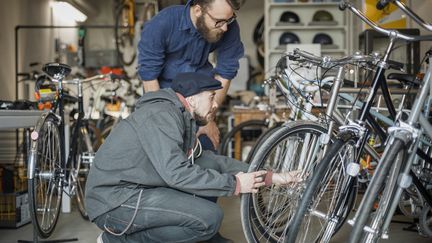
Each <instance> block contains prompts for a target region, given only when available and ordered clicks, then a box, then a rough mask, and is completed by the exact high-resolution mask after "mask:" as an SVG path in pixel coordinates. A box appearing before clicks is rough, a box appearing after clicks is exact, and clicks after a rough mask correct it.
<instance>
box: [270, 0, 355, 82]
mask: <svg viewBox="0 0 432 243" xmlns="http://www.w3.org/2000/svg"><path fill="white" fill-rule="evenodd" d="M338 5H339V3H338V2H334V1H331V2H330V1H329V2H312V0H309V1H308V2H301V1H298V0H295V1H293V2H278V1H275V0H265V10H264V11H265V13H267V14H266V15H265V20H264V24H265V32H264V36H265V71H266V76H267V77H268V76H269V75H272V69H273V67H274V66H275V65H276V62H277V61H278V60H279V58H280V56H281V55H282V54H283V53H284V52H285V49H286V48H283V49H280V48H277V47H278V46H279V38H280V36H281V35H282V34H283V33H285V32H292V33H294V34H296V35H297V36H298V37H299V39H300V43H302V44H310V43H312V40H313V38H314V36H315V35H316V34H318V33H326V34H328V35H330V36H331V38H332V39H333V43H334V44H335V45H337V48H331V49H328V48H325V47H322V48H321V52H322V54H324V55H334V56H343V55H348V54H349V53H350V52H351V50H352V43H351V40H353V37H352V34H353V33H352V32H353V31H352V28H351V26H352V17H351V15H349V14H347V13H346V11H340V10H339V8H338ZM318 10H326V11H328V12H329V13H331V14H332V16H333V19H334V20H335V21H336V22H337V25H328V24H327V25H310V22H311V21H312V17H313V15H314V13H315V12H316V11H318ZM285 11H291V12H294V13H296V14H297V15H298V16H299V18H300V23H299V24H293V25H278V22H279V20H280V16H281V15H282V14H283V13H284V12H285Z"/></svg>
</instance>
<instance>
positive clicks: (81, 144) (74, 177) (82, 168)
mask: <svg viewBox="0 0 432 243" xmlns="http://www.w3.org/2000/svg"><path fill="white" fill-rule="evenodd" d="M83 136H84V135H83V133H82V132H80V136H79V139H78V141H77V142H78V144H77V153H76V156H75V158H74V167H73V168H72V171H71V183H72V188H73V192H74V194H75V197H76V200H77V206H78V210H79V211H80V213H81V215H82V216H83V218H85V219H87V218H88V216H87V211H86V208H85V204H84V197H85V184H86V181H87V175H88V173H89V169H90V165H89V164H88V163H83V159H82V158H83V154H84V153H86V152H88V149H87V148H86V144H85V141H84V138H83Z"/></svg>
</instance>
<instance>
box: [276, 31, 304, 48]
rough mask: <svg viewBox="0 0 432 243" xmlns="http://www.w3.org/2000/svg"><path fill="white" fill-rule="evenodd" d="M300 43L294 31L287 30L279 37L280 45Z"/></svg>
mask: <svg viewBox="0 0 432 243" xmlns="http://www.w3.org/2000/svg"><path fill="white" fill-rule="evenodd" d="M296 43H300V39H299V38H298V36H297V35H296V34H294V33H292V32H285V33H283V34H282V35H281V36H280V38H279V44H280V45H286V44H296Z"/></svg>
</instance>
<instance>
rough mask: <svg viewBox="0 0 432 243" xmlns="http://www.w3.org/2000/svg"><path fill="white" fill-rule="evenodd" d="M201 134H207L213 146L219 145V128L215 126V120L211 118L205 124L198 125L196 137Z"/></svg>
mask: <svg viewBox="0 0 432 243" xmlns="http://www.w3.org/2000/svg"><path fill="white" fill-rule="evenodd" d="M202 134H205V135H207V137H209V139H210V141H211V142H212V144H213V146H214V147H215V148H218V147H219V143H220V133H219V128H218V127H217V126H216V122H214V121H213V120H211V121H209V122H208V124H207V125H205V126H203V127H200V128H199V129H198V132H197V137H199V136H200V135H202Z"/></svg>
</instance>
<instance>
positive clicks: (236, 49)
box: [214, 21, 244, 80]
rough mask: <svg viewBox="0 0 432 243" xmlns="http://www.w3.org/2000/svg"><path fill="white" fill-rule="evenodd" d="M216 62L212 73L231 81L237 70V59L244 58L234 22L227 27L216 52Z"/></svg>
mask: <svg viewBox="0 0 432 243" xmlns="http://www.w3.org/2000/svg"><path fill="white" fill-rule="evenodd" d="M216 55H217V62H216V68H215V69H214V73H215V74H218V75H220V76H221V77H222V78H225V79H228V80H232V79H233V78H234V77H235V76H236V75H237V70H238V69H239V66H240V64H239V59H240V58H242V57H243V56H244V47H243V43H242V42H241V39H240V28H239V25H238V23H237V21H235V22H234V23H232V24H231V25H230V26H229V30H228V31H227V32H226V33H225V34H224V37H223V39H222V41H221V42H220V45H219V46H218V47H217V51H216Z"/></svg>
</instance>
